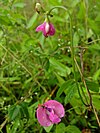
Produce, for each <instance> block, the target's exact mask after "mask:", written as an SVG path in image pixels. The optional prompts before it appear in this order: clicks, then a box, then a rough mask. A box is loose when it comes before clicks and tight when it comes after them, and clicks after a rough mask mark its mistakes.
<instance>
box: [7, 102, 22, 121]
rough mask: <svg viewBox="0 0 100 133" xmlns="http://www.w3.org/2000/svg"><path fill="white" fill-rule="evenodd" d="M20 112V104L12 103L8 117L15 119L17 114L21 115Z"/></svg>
mask: <svg viewBox="0 0 100 133" xmlns="http://www.w3.org/2000/svg"><path fill="white" fill-rule="evenodd" d="M19 113H20V106H19V105H12V106H11V107H9V108H8V117H9V119H10V120H11V121H12V120H14V119H15V118H16V117H17V116H19Z"/></svg>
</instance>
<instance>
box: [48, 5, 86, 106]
mask: <svg viewBox="0 0 100 133" xmlns="http://www.w3.org/2000/svg"><path fill="white" fill-rule="evenodd" d="M56 8H61V9H64V10H65V11H67V12H68V15H69V18H70V40H71V56H72V66H73V72H74V79H75V83H76V86H77V89H78V93H79V96H80V99H81V101H82V103H83V104H84V105H85V106H86V104H85V103H84V100H83V98H82V96H81V94H80V88H79V85H78V81H77V76H76V72H75V63H74V47H73V30H72V16H71V14H70V12H69V11H68V9H67V8H66V7H64V6H55V7H53V8H52V9H50V10H49V12H48V13H47V15H51V12H52V11H53V10H54V9H56Z"/></svg>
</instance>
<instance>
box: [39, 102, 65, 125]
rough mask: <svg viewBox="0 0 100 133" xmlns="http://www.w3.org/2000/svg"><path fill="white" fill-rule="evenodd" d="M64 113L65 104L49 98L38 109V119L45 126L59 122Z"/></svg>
mask: <svg viewBox="0 0 100 133" xmlns="http://www.w3.org/2000/svg"><path fill="white" fill-rule="evenodd" d="M64 114H65V111H64V107H63V105H62V104H61V103H59V102H57V101H55V100H49V101H47V102H45V103H44V104H43V105H41V106H39V107H38V109H37V119H38V121H39V123H40V124H41V125H42V126H45V127H48V126H50V125H52V124H57V123H59V122H60V121H61V118H62V117H64Z"/></svg>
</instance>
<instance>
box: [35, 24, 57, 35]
mask: <svg viewBox="0 0 100 133" xmlns="http://www.w3.org/2000/svg"><path fill="white" fill-rule="evenodd" d="M36 31H37V32H38V31H42V32H43V35H44V36H45V37H48V36H53V35H54V34H55V28H54V26H53V24H51V23H50V22H44V23H43V24H41V25H39V26H38V27H37V28H36Z"/></svg>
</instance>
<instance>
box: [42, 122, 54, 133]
mask: <svg viewBox="0 0 100 133" xmlns="http://www.w3.org/2000/svg"><path fill="white" fill-rule="evenodd" d="M52 127H53V124H52V125H51V126H49V127H43V128H44V129H45V131H46V132H47V133H49V132H50V130H51V129H52Z"/></svg>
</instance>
